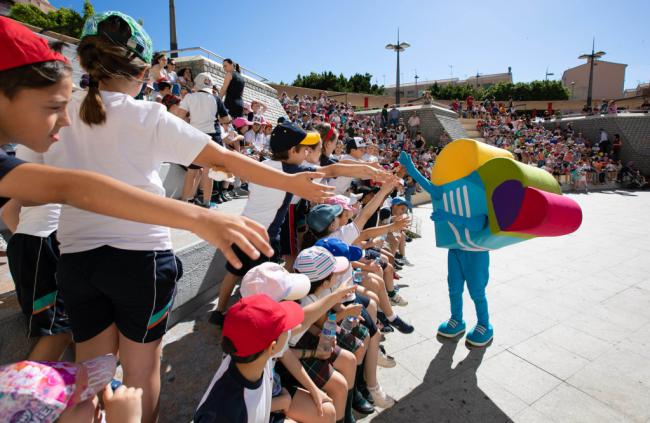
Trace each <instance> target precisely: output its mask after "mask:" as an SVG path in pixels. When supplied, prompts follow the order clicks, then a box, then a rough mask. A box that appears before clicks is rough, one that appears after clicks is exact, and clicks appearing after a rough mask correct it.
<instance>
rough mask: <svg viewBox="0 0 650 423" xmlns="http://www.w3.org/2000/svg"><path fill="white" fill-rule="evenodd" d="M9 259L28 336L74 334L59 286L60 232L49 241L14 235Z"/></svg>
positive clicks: (9, 244)
mask: <svg viewBox="0 0 650 423" xmlns="http://www.w3.org/2000/svg"><path fill="white" fill-rule="evenodd" d="M7 258H8V260H9V271H10V272H11V277H12V278H13V280H14V283H15V284H16V296H17V297H18V303H19V304H20V308H21V309H22V311H23V313H24V314H25V316H26V317H27V321H28V323H27V336H29V337H32V338H35V337H39V336H47V335H56V334H58V333H66V332H70V330H71V328H70V321H69V319H68V315H67V314H66V313H65V310H64V308H63V299H62V298H61V296H60V295H59V288H58V286H57V282H56V267H57V263H58V261H59V242H58V241H57V239H56V232H53V233H52V234H51V235H50V236H49V237H47V238H41V237H37V236H33V235H27V234H20V233H18V234H14V235H13V236H12V237H11V239H9V243H8V245H7Z"/></svg>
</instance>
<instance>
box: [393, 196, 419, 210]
mask: <svg viewBox="0 0 650 423" xmlns="http://www.w3.org/2000/svg"><path fill="white" fill-rule="evenodd" d="M390 205H391V207H392V206H402V205H404V206H406V207H409V208H411V207H413V205H412V204H411V202H410V201H408V200H405V199H404V198H402V197H395V198H393V199H392V200H391V202H390Z"/></svg>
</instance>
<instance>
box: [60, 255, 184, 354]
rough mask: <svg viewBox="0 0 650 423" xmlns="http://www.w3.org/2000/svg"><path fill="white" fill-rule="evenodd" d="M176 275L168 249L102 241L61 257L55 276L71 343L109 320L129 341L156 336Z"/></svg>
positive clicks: (179, 268)
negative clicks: (122, 246)
mask: <svg viewBox="0 0 650 423" xmlns="http://www.w3.org/2000/svg"><path fill="white" fill-rule="evenodd" d="M182 275H183V266H182V263H181V261H180V260H179V259H178V258H177V257H176V256H175V255H174V252H173V251H171V250H164V251H133V250H122V249H119V248H114V247H110V246H108V245H104V246H102V247H99V248H95V249H92V250H88V251H82V252H78V253H68V254H63V255H61V259H60V261H59V270H58V274H57V277H58V282H59V289H60V291H61V295H62V296H63V300H64V301H65V307H66V311H67V312H68V315H69V316H70V322H71V325H72V335H73V338H74V341H75V342H84V341H88V340H90V339H91V338H93V337H95V336H97V335H99V334H100V333H101V332H102V331H103V330H105V329H106V328H108V327H109V326H110V325H111V324H113V323H115V325H116V326H117V328H118V330H119V331H120V333H121V334H122V335H124V336H126V337H127V338H129V339H130V340H132V341H134V342H142V343H145V342H151V341H155V340H158V339H160V338H162V336H163V335H164V334H165V332H166V331H167V320H168V317H169V314H170V312H171V309H172V305H173V303H174V296H175V293H176V282H177V281H178V280H179V279H180V278H181V276H182Z"/></svg>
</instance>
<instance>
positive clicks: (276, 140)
mask: <svg viewBox="0 0 650 423" xmlns="http://www.w3.org/2000/svg"><path fill="white" fill-rule="evenodd" d="M319 142H320V135H319V134H318V132H307V131H305V130H304V129H302V128H301V127H299V126H298V125H296V124H294V123H292V122H287V121H284V122H282V123H280V124H279V125H277V126H276V127H275V128H274V129H273V132H272V133H271V141H270V144H271V151H273V152H280V151H288V150H290V149H291V148H292V147H295V146H297V145H299V144H301V145H316V144H318V143H319Z"/></svg>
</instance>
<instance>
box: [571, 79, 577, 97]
mask: <svg viewBox="0 0 650 423" xmlns="http://www.w3.org/2000/svg"><path fill="white" fill-rule="evenodd" d="M575 86H576V81H571V100H573V89H574V88H575Z"/></svg>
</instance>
